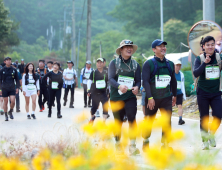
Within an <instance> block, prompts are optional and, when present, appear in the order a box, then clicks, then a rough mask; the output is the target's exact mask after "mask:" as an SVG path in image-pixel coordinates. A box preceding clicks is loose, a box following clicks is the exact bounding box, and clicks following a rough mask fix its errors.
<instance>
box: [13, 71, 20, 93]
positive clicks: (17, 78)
mask: <svg viewBox="0 0 222 170" xmlns="http://www.w3.org/2000/svg"><path fill="white" fill-rule="evenodd" d="M14 70H15V81H16V88H17V89H18V88H19V87H20V82H19V76H18V72H17V70H16V69H14Z"/></svg>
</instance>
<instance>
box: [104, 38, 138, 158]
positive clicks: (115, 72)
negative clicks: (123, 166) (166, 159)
mask: <svg viewBox="0 0 222 170" xmlns="http://www.w3.org/2000/svg"><path fill="white" fill-rule="evenodd" d="M137 48H138V46H137V45H135V44H133V42H132V41H130V40H123V41H121V42H120V46H119V47H118V48H117V49H116V54H118V55H119V56H118V57H117V58H116V59H114V60H112V61H111V62H110V64H109V72H108V77H109V84H110V86H111V92H110V103H111V105H112V104H114V103H116V102H120V103H123V105H124V106H123V108H122V109H121V110H119V111H116V110H112V112H113V115H114V119H115V122H116V123H120V125H121V126H122V123H123V121H124V120H123V119H124V116H125V115H126V116H127V118H128V122H129V133H130V130H131V129H132V128H134V127H135V126H136V114H137V98H136V95H137V94H138V92H139V89H140V86H141V69H140V66H139V64H138V63H137V62H136V61H135V60H133V59H132V55H133V54H134V53H135V52H136V50H137ZM113 107H114V106H113ZM113 107H112V108H113ZM121 126H120V128H121ZM120 131H121V129H120ZM114 136H115V141H116V150H117V151H118V152H122V147H121V143H120V138H121V133H117V134H114ZM129 152H130V155H135V154H139V153H140V151H139V149H137V148H136V136H134V135H132V136H130V147H129Z"/></svg>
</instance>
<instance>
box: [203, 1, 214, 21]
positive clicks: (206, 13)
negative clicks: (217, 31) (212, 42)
mask: <svg viewBox="0 0 222 170" xmlns="http://www.w3.org/2000/svg"><path fill="white" fill-rule="evenodd" d="M203 20H210V21H214V22H215V0H203Z"/></svg>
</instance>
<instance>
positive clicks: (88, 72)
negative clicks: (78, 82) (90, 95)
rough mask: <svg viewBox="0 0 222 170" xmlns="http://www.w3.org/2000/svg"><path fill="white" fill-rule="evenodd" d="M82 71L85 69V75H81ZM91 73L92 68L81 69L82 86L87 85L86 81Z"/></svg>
mask: <svg viewBox="0 0 222 170" xmlns="http://www.w3.org/2000/svg"><path fill="white" fill-rule="evenodd" d="M84 69H85V73H84V75H83V71H84ZM92 71H93V69H92V68H90V69H87V68H83V69H82V71H81V75H82V76H83V81H82V83H83V84H87V81H88V80H89V76H90V74H91V72H92Z"/></svg>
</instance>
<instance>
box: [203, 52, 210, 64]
mask: <svg viewBox="0 0 222 170" xmlns="http://www.w3.org/2000/svg"><path fill="white" fill-rule="evenodd" d="M210 61H211V58H210V54H206V59H205V60H204V62H205V63H206V64H207V63H209V62H210Z"/></svg>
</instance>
